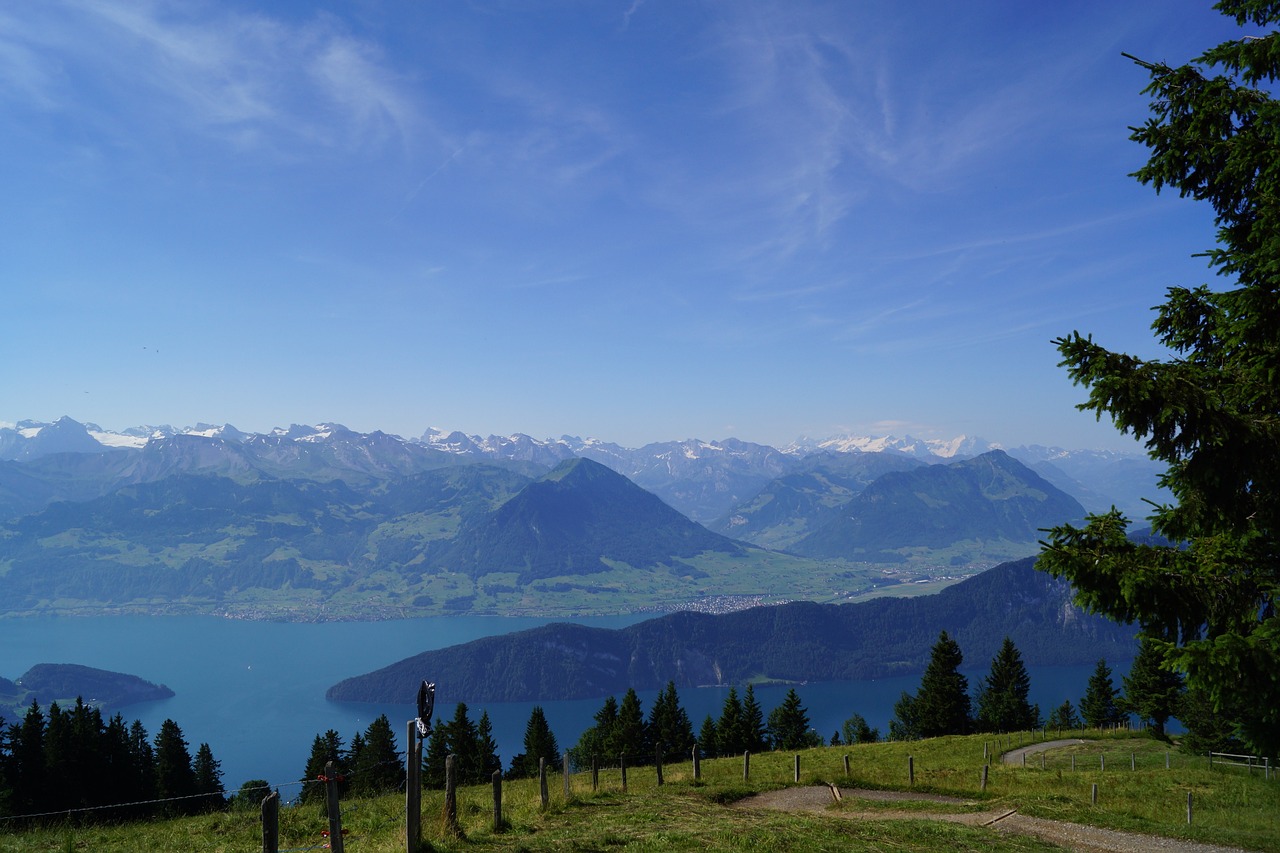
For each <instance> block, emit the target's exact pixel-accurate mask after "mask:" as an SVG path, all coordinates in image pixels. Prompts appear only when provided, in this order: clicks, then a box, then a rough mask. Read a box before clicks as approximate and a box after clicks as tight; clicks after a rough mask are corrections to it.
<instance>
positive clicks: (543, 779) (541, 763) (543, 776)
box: [538, 757, 551, 811]
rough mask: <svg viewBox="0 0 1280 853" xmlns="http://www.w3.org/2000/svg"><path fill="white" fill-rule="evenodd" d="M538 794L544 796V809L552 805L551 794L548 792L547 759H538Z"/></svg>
mask: <svg viewBox="0 0 1280 853" xmlns="http://www.w3.org/2000/svg"><path fill="white" fill-rule="evenodd" d="M538 794H539V796H540V797H541V798H542V810H543V811H546V810H547V807H548V806H550V805H551V795H550V794H549V793H547V759H546V758H545V757H541V758H539V759H538Z"/></svg>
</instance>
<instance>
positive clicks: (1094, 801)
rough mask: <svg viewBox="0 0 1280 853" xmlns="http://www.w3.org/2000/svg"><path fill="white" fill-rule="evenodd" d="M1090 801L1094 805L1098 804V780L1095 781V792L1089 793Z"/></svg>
mask: <svg viewBox="0 0 1280 853" xmlns="http://www.w3.org/2000/svg"><path fill="white" fill-rule="evenodd" d="M1089 803H1090V805H1094V806H1096V805H1097V804H1098V783H1097V782H1094V783H1093V792H1092V793H1091V794H1090V795H1089Z"/></svg>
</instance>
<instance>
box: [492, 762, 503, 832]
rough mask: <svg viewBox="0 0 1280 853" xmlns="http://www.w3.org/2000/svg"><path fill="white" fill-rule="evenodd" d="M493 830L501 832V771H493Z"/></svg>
mask: <svg viewBox="0 0 1280 853" xmlns="http://www.w3.org/2000/svg"><path fill="white" fill-rule="evenodd" d="M490 778H491V779H492V781H493V831H494V832H502V771H501V770H495V771H493V776H492V777H490Z"/></svg>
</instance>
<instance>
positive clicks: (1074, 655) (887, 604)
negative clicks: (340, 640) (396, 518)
mask: <svg viewBox="0 0 1280 853" xmlns="http://www.w3.org/2000/svg"><path fill="white" fill-rule="evenodd" d="M1033 563H1034V560H1033V559H1025V560H1021V561H1018V562H1016V563H1007V564H1004V565H1002V566H998V567H996V568H994V569H991V570H989V571H986V572H983V573H982V574H980V575H977V576H976V577H973V578H970V579H968V580H965V581H962V582H960V583H957V584H955V585H954V586H951V587H948V588H947V589H945V590H943V591H942V592H940V593H938V594H936V595H928V596H919V597H916V598H880V599H874V600H871V601H867V602H862V603H857V604H844V605H833V604H814V603H803V602H797V603H792V604H784V605H778V606H774V607H757V608H752V609H750V610H744V611H741V612H738V613H730V614H724V615H718V616H717V615H710V614H703V613H675V614H671V615H669V616H664V617H661V618H658V619H652V620H649V621H647V622H641V623H639V624H636V625H632V626H630V627H628V628H622V629H618V630H608V629H604V628H591V627H587V626H584V625H575V624H567V623H563V624H553V625H547V626H544V627H541V628H534V629H531V630H527V631H521V632H517V633H512V634H506V635H503V636H498V637H486V638H483V639H479V640H474V641H472V642H469V643H465V644H462V645H457V646H451V647H449V648H445V649H438V650H435V651H429V652H423V653H422V654H418V655H414V656H412V657H409V658H406V659H404V660H402V661H399V662H397V663H394V664H391V665H390V666H387V667H384V668H382V669H380V670H377V671H375V672H371V673H368V674H365V675H358V676H353V677H351V678H348V679H346V680H344V681H342V682H340V683H339V684H336V685H334V686H333V687H331V688H330V689H329V691H328V693H327V694H326V695H327V697H328V698H329V699H332V700H335V701H345V702H400V703H409V702H412V697H413V695H414V693H415V691H416V690H417V686H418V684H419V683H420V682H421V681H422V680H423V679H428V680H431V681H435V682H438V683H440V684H442V685H448V691H449V694H448V696H447V699H448V700H449V701H465V702H472V703H478V702H516V701H531V700H538V701H554V700H560V699H582V698H590V697H598V696H607V695H610V694H612V695H615V696H616V695H618V694H620V693H622V692H623V691H625V690H626V689H627V688H629V687H634V688H636V689H637V690H656V689H660V688H661V687H663V686H665V685H666V684H667V682H668V681H673V682H675V684H676V686H678V687H681V688H685V687H694V686H700V685H708V684H736V685H741V684H743V683H745V682H747V681H754V680H762V679H763V680H780V681H792V682H798V681H843V680H866V679H876V678H888V677H892V676H898V675H912V674H915V673H918V672H920V671H922V670H923V669H924V666H925V664H926V662H927V661H928V659H929V652H930V648H931V647H932V645H933V643H934V642H935V641H936V640H937V638H938V632H939V631H940V630H945V631H947V633H948V634H950V635H951V636H952V637H953V638H954V639H955V640H956V641H957V642H958V643H959V644H960V646H961V648H962V649H963V651H964V655H965V660H966V661H968V662H969V663H970V665H977V666H981V665H983V664H984V663H985V662H987V661H990V660H991V659H992V658H993V657H994V656H995V654H996V651H997V649H998V648H999V647H1000V644H1001V642H1002V641H1003V639H1004V638H1005V637H1009V638H1010V639H1012V640H1013V642H1014V644H1015V645H1016V646H1017V647H1018V649H1019V651H1020V652H1021V654H1022V657H1023V660H1024V662H1026V663H1027V664H1029V665H1048V666H1053V665H1072V664H1075V665H1078V664H1087V663H1092V662H1094V661H1096V660H1098V659H1099V658H1107V659H1108V660H1112V661H1115V660H1128V659H1130V658H1132V657H1133V652H1134V629H1133V628H1132V627H1131V626H1124V625H1120V624H1117V623H1115V622H1111V621H1109V620H1107V619H1103V618H1101V617H1097V616H1090V615H1088V614H1086V613H1084V612H1083V611H1081V610H1080V609H1079V608H1077V607H1075V606H1074V604H1073V603H1072V601H1071V588H1070V586H1069V585H1068V584H1066V583H1065V582H1062V581H1057V580H1054V579H1053V578H1051V577H1049V576H1048V575H1045V574H1043V573H1041V572H1037V571H1035V569H1034V568H1033Z"/></svg>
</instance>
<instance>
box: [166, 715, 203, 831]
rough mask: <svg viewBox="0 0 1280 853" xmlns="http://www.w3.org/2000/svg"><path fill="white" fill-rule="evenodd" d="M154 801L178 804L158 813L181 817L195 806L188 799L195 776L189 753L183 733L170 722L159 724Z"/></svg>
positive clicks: (170, 805) (194, 786)
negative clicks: (163, 812)
mask: <svg viewBox="0 0 1280 853" xmlns="http://www.w3.org/2000/svg"><path fill="white" fill-rule="evenodd" d="M155 765H156V798H157V799H161V800H178V801H177V802H173V803H168V804H165V805H164V806H163V807H162V808H161V811H165V812H169V813H173V814H182V813H185V812H190V811H194V810H195V809H197V808H198V805H196V804H195V803H193V801H191V800H188V799H182V798H186V797H191V796H192V795H194V794H196V793H198V792H197V791H196V774H195V771H194V770H193V769H192V767H191V752H190V750H189V748H188V747H187V741H186V738H184V737H183V736H182V729H180V728H179V727H178V724H177V723H175V722H174V721H173V720H165V721H164V722H163V723H161V724H160V731H159V732H158V733H157V734H156V741H155Z"/></svg>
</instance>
